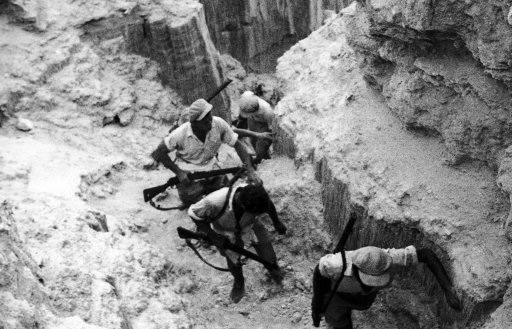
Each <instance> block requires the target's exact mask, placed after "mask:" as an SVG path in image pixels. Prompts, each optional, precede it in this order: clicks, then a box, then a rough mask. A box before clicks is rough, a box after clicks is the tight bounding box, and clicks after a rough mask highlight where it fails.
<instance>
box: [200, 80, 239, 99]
mask: <svg viewBox="0 0 512 329" xmlns="http://www.w3.org/2000/svg"><path fill="white" fill-rule="evenodd" d="M231 82H233V80H231V79H227V80H226V81H224V83H223V84H221V85H220V86H219V88H217V89H216V90H215V91H214V92H213V93H212V94H211V95H210V96H208V97H207V98H206V101H207V102H208V103H210V101H211V100H212V99H214V98H215V96H217V95H218V94H220V93H221V91H223V90H224V88H226V87H227V86H228V85H229V84H230V83H231Z"/></svg>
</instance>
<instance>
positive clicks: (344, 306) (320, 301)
mask: <svg viewBox="0 0 512 329" xmlns="http://www.w3.org/2000/svg"><path fill="white" fill-rule="evenodd" d="M343 256H344V257H343ZM343 259H345V261H346V266H345V272H344V273H343V274H342V273H341V271H342V268H343V265H344V260H343ZM418 262H422V263H425V264H426V265H427V267H428V268H429V269H430V270H431V271H432V273H433V274H434V276H435V277H436V279H437V281H438V283H439V285H440V286H441V288H442V289H443V291H444V294H445V297H446V300H447V302H448V304H449V305H450V307H452V308H453V309H455V310H457V311H460V310H461V309H462V304H461V302H460V300H459V298H458V297H457V294H456V293H455V290H454V288H453V286H452V284H451V281H450V278H449V277H448V274H447V272H446V270H445V269H444V267H443V265H442V263H441V261H440V260H439V259H438V258H437V256H436V255H435V254H434V252H432V251H431V250H429V249H416V248H415V247H414V246H408V247H406V248H403V249H381V248H377V247H372V246H368V247H363V248H360V249H357V250H351V251H346V252H345V254H344V255H343V254H342V252H339V253H335V254H328V255H325V256H324V257H322V258H321V259H320V261H319V263H318V265H317V266H316V268H315V271H314V274H313V300H312V303H311V308H312V316H313V325H314V326H315V327H318V326H319V325H320V320H321V318H322V316H325V321H326V322H327V328H332V329H352V328H353V324H352V316H351V312H352V310H354V309H355V310H365V309H368V308H369V307H370V306H371V305H372V304H373V302H374V300H375V298H376V297H377V293H378V292H379V290H382V289H383V288H385V287H387V286H388V285H389V284H390V283H391V281H392V279H393V272H394V270H396V269H399V268H413V267H415V265H416V264H417V263H418ZM340 275H343V278H342V280H341V282H340V283H339V285H338V287H337V290H336V292H335V293H334V294H333V297H332V299H331V300H330V302H329V304H328V305H327V308H326V309H325V313H324V314H322V313H321V312H322V310H323V309H324V308H325V306H326V305H325V304H326V303H327V300H328V296H330V295H331V289H333V287H334V285H335V282H336V281H337V280H338V279H339V277H340Z"/></svg>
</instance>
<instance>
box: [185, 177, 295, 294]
mask: <svg viewBox="0 0 512 329" xmlns="http://www.w3.org/2000/svg"><path fill="white" fill-rule="evenodd" d="M264 213H267V214H268V215H269V216H270V219H271V220H272V223H273V225H274V227H275V229H276V231H277V232H278V233H279V234H285V233H286V227H285V226H284V225H283V223H281V222H280V220H279V218H278V216H277V212H276V208H275V206H274V204H273V203H272V200H270V197H269V196H268V194H267V192H266V191H265V189H264V188H263V186H262V185H253V184H246V183H237V184H236V185H234V186H232V187H230V188H228V187H224V188H222V189H220V190H218V191H215V192H213V193H211V194H209V195H207V196H206V197H204V198H203V199H201V201H199V202H197V203H195V204H193V205H191V206H190V208H189V210H188V214H189V216H190V217H191V218H192V220H193V221H194V222H195V223H196V225H197V228H198V231H199V232H202V233H205V234H206V235H207V237H208V239H209V240H210V241H213V242H214V244H215V245H216V246H217V247H218V248H219V251H220V252H221V254H222V255H223V256H225V257H226V260H227V264H228V269H229V271H230V272H231V274H232V275H233V278H234V282H233V288H232V290H231V294H230V297H231V300H232V301H233V302H235V303H238V302H239V301H240V299H242V297H243V295H244V293H245V287H244V286H245V283H244V276H243V272H242V264H241V262H240V255H239V254H238V253H236V252H233V251H232V250H226V249H223V248H222V247H221V246H222V240H223V239H226V238H228V239H229V241H230V242H231V243H233V244H235V245H237V246H239V247H242V248H243V246H244V244H252V246H253V247H254V249H255V250H256V252H257V254H258V255H259V256H260V257H261V258H262V259H264V260H265V261H267V264H268V265H266V267H267V270H268V271H269V274H270V277H271V278H272V279H273V280H274V281H276V282H277V283H281V280H282V272H281V270H280V268H279V266H278V265H277V258H276V254H275V252H274V249H273V247H272V244H271V242H270V236H269V233H268V231H267V230H266V228H265V226H264V225H263V224H262V223H261V222H260V221H259V219H258V217H259V216H260V215H262V214H264ZM216 241H217V243H216ZM271 265H272V267H271Z"/></svg>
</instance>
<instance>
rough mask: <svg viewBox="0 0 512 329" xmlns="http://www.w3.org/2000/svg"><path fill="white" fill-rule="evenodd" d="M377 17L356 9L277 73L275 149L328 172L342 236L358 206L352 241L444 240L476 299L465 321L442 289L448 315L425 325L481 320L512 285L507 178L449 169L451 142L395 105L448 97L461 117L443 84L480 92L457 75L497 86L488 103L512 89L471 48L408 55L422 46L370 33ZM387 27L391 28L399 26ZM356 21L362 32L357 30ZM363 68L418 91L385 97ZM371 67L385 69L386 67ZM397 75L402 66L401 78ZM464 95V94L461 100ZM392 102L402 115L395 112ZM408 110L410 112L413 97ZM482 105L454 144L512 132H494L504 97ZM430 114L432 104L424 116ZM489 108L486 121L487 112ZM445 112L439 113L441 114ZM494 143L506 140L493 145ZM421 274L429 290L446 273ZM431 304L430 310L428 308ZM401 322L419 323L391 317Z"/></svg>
mask: <svg viewBox="0 0 512 329" xmlns="http://www.w3.org/2000/svg"><path fill="white" fill-rule="evenodd" d="M367 3H368V2H367ZM371 3H372V5H374V6H377V4H381V5H382V6H384V7H385V6H387V4H388V2H387V1H372V2H371ZM394 3H395V5H396V6H397V8H396V9H395V11H396V10H400V9H401V8H402V7H401V6H400V5H399V4H400V3H401V2H399V1H396V2H394ZM415 3H416V4H418V5H419V4H425V3H424V2H415ZM452 3H453V2H452ZM414 12H416V13H421V12H422V11H418V10H415V11H414ZM381 13H382V17H381V16H377V21H379V20H382V21H386V22H388V24H392V23H393V22H395V20H399V21H401V20H402V19H403V18H404V17H403V16H401V15H400V14H397V15H395V16H393V10H389V12H388V11H383V12H381ZM384 13H386V15H384ZM360 15H361V16H360ZM365 15H366V16H365ZM411 15H412V14H411ZM457 17H458V16H457ZM353 18H358V19H356V20H354V19H353ZM420 18H421V17H416V20H413V19H412V18H410V19H411V21H410V24H413V23H414V24H416V25H415V26H420V25H421V24H424V23H422V21H421V19H420ZM369 20H370V18H369V17H368V13H366V12H365V11H364V10H363V9H361V8H360V5H359V4H358V10H357V11H356V14H355V15H354V16H349V15H342V16H341V17H339V18H336V19H334V20H333V21H331V22H330V23H329V24H328V25H326V26H324V27H322V28H320V29H319V30H317V31H315V32H313V33H312V34H311V35H310V36H309V37H308V38H306V39H304V40H302V41H300V42H299V43H298V44H297V45H295V46H294V47H292V48H291V49H290V50H289V51H288V52H287V53H286V54H285V55H284V56H283V57H281V58H280V60H279V64H278V67H277V75H278V77H279V78H280V79H281V80H282V82H283V90H284V96H283V98H282V99H281V101H280V102H279V103H278V105H277V106H276V108H275V112H276V115H277V117H278V124H277V127H276V132H277V135H278V141H277V143H276V145H275V147H274V150H276V151H278V152H280V153H284V154H286V155H288V156H290V157H293V158H294V159H295V163H296V164H297V165H300V164H310V163H311V164H312V165H313V166H314V167H315V168H316V170H315V171H316V179H317V180H318V181H319V182H320V183H321V191H322V192H321V195H322V203H323V205H324V207H323V218H325V223H326V225H327V226H328V227H329V231H330V232H331V233H332V234H333V238H332V240H333V241H336V240H337V239H338V237H339V236H340V234H341V232H342V231H343V229H344V227H345V225H346V223H347V220H348V218H349V214H350V213H351V212H354V213H355V214H357V216H358V224H356V228H355V229H354V231H353V235H352V236H351V237H350V238H349V239H348V241H347V245H346V248H348V249H352V248H357V247H359V246H365V245H378V246H385V247H404V246H406V245H408V244H414V245H421V246H429V247H430V248H434V249H435V252H436V254H438V255H439V256H440V257H441V259H442V261H443V263H444V264H447V265H446V266H447V268H448V271H449V273H450V275H451V276H452V280H453V282H454V284H455V287H456V289H457V291H459V292H461V295H463V296H464V303H465V305H468V309H467V310H465V313H464V314H463V315H462V316H461V318H464V319H462V320H461V319H460V318H458V317H454V314H452V313H450V311H448V306H447V305H446V302H445V301H444V299H443V298H442V296H441V293H440V291H437V292H435V293H434V294H432V292H431V293H430V294H431V295H432V296H431V297H432V298H434V299H435V300H436V301H437V302H439V303H441V305H442V306H441V308H442V309H445V310H447V312H444V311H443V312H440V313H439V314H434V315H433V316H428V317H427V318H425V319H424V320H422V321H424V322H423V323H422V324H421V325H420V326H431V325H432V326H434V327H435V325H436V321H438V320H436V319H438V318H439V319H441V321H444V320H443V319H446V321H452V320H454V321H457V322H458V321H461V322H460V323H464V324H465V325H467V323H466V322H465V321H466V320H465V319H469V318H471V317H472V316H473V315H472V313H473V312H474V313H475V314H476V313H478V312H480V310H479V308H480V307H483V305H490V304H493V303H499V302H500V300H501V297H500V296H503V295H504V294H505V291H506V290H507V289H508V286H509V284H508V282H509V280H510V265H509V263H510V256H509V255H510V250H511V247H510V243H509V242H508V241H506V239H504V238H503V228H502V223H500V222H499V221H498V222H496V221H494V220H493V219H494V218H500V217H501V216H503V212H504V210H508V207H509V206H508V205H509V201H508V200H507V197H506V195H504V193H503V191H501V190H500V189H499V188H498V187H496V183H495V178H496V177H495V172H494V171H493V170H492V168H489V167H486V166H485V165H482V164H479V163H462V164H461V165H459V167H458V168H453V167H450V166H446V164H444V161H443V157H444V154H445V153H446V149H445V148H444V147H443V145H441V144H440V141H442V139H440V138H436V137H435V136H436V135H435V134H434V135H433V136H432V135H428V134H425V133H423V132H420V133H418V132H417V130H414V129H409V130H407V129H404V125H403V121H402V120H403V117H405V115H399V116H397V115H396V114H395V113H397V111H396V108H398V106H395V107H394V108H393V105H394V104H399V101H401V102H404V103H405V102H408V101H411V100H412V101H418V102H425V104H426V103H427V101H431V102H435V103H437V102H439V106H438V107H433V106H431V107H430V109H433V108H436V113H438V114H437V115H438V117H437V118H441V117H442V118H445V119H449V120H451V119H452V118H451V117H450V116H449V115H447V114H443V113H442V112H443V111H447V112H449V109H447V106H444V107H443V106H441V104H442V103H443V98H442V97H441V96H442V94H441V93H440V91H442V90H444V85H445V84H446V83H450V84H452V83H453V85H452V89H451V93H452V94H459V95H465V96H461V97H470V96H471V95H473V96H474V95H475V93H473V91H471V92H469V93H468V94H464V93H463V92H462V91H461V90H460V89H459V86H457V83H456V81H460V82H462V81H465V82H466V84H465V85H464V87H465V88H473V87H471V86H472V84H474V85H475V86H476V87H475V88H477V89H480V90H484V91H485V92H481V93H480V94H479V95H486V97H485V99H484V98H483V97H482V96H480V97H481V98H480V101H482V102H484V103H486V104H491V105H492V104H507V102H508V100H507V99H506V98H505V97H504V96H505V95H506V94H507V88H506V87H505V86H503V85H502V84H500V83H497V82H495V83H491V82H488V80H487V78H488V79H491V80H490V81H492V78H490V77H489V76H486V75H485V72H482V70H481V69H480V68H479V67H478V65H476V64H475V65H467V64H464V65H463V64H461V63H462V62H463V60H464V59H465V57H459V58H458V61H457V60H456V57H455V55H453V57H451V56H450V53H448V54H445V55H443V57H442V59H440V58H435V59H430V58H429V56H430V53H429V55H426V54H425V53H423V55H421V54H420V53H419V52H418V56H417V57H414V56H406V55H408V54H410V52H411V51H412V50H411V48H414V47H411V46H410V45H409V46H407V47H405V46H404V47H399V46H397V45H400V44H401V41H398V40H391V36H389V37H383V38H382V39H373V38H372V35H373V33H376V32H379V30H377V31H373V30H372V31H369V28H370V27H371V26H370V27H369V25H368V21H369ZM393 24H394V23H393ZM425 24H426V23H425ZM382 25H383V28H385V27H388V26H389V25H386V24H384V23H382ZM397 29H398V31H397V33H396V34H391V31H388V32H389V34H390V35H392V36H397V38H404V39H406V38H407V40H414V37H415V36H416V34H415V33H416V32H415V31H413V29H399V28H398V27H397ZM347 30H349V31H350V34H347V33H346V32H345V31H347ZM352 30H358V31H359V34H358V37H357V38H355V37H354V36H355V34H353V33H356V32H357V31H355V32H354V31H352ZM384 31H385V30H384ZM365 33H366V34H365ZM352 38H353V39H352ZM347 39H349V40H350V44H351V45H355V46H356V47H358V46H360V47H364V49H365V52H363V51H361V49H358V50H357V52H356V51H354V49H353V48H352V47H350V46H349V44H348V43H347ZM356 43H357V44H356ZM333 54H339V55H336V56H332V55H333ZM404 54H405V55H404ZM373 56H375V57H373ZM384 59H385V60H384ZM372 60H375V63H372ZM445 60H446V61H447V62H449V63H450V65H447V66H445V67H446V68H450V70H448V69H446V70H445V71H443V73H440V72H441V70H440V69H439V66H440V65H444V64H445V62H444V61H445ZM470 62H471V61H470ZM466 63H467V62H466ZM359 65H362V68H363V70H362V73H363V74H364V75H365V77H366V79H367V80H368V81H369V82H370V83H372V82H373V84H374V85H376V87H377V90H379V89H380V88H381V87H382V90H383V91H386V92H388V93H389V94H393V95H398V89H399V88H403V90H404V91H405V92H407V93H405V94H404V95H402V97H401V98H398V96H397V97H396V99H397V100H396V101H394V99H393V98H386V99H384V100H383V99H382V97H381V95H380V94H379V93H378V92H375V91H373V90H370V89H369V88H368V87H367V85H366V82H365V81H364V80H363V76H361V73H360V71H359V70H357V68H358V66H359ZM408 65H410V66H408ZM416 65H417V66H416ZM420 66H421V67H422V69H423V70H424V71H423V72H425V71H429V72H431V73H429V74H428V76H430V77H431V79H430V80H429V81H430V83H431V84H432V87H431V88H432V90H433V93H432V94H428V92H427V95H429V96H427V95H425V96H423V97H420V96H419V95H417V96H418V97H417V98H414V97H413V98H411V94H414V93H415V92H417V93H418V94H419V93H421V92H422V91H426V90H427V91H428V90H430V89H429V88H427V89H425V85H424V84H422V83H419V84H418V85H414V84H407V85H405V84H404V81H410V80H414V77H418V79H427V74H425V73H422V72H416V73H414V71H413V72H412V73H411V72H409V71H407V69H406V68H407V67H420ZM365 68H373V69H374V71H372V70H370V69H368V70H366V69H365ZM461 68H466V70H469V71H470V72H471V74H466V72H462V71H461ZM434 72H435V73H434ZM447 72H449V73H450V76H449V78H442V79H441V78H439V76H443V75H444V74H447ZM393 74H396V77H395V78H394V77H393ZM459 74H464V76H465V79H462V78H460V77H459V76H458V75H459ZM411 75H412V77H411ZM372 77H373V80H372V79H371V78H372ZM399 77H401V78H402V80H400V78H399ZM484 77H486V78H484ZM393 79H396V81H395V80H393ZM383 81H384V82H386V83H388V82H395V83H393V84H392V86H393V87H391V84H390V85H388V84H386V83H384V82H383ZM334 86H335V87H334ZM436 86H437V89H436V88H435V87H436ZM490 86H492V87H490ZM436 92H439V94H437V93H436ZM494 93H496V94H494ZM452 94H448V93H447V94H446V96H445V97H447V98H445V99H446V100H447V102H446V104H448V105H451V104H452V103H451V99H450V95H452ZM347 95H353V99H352V100H351V101H349V102H347V101H346V100H347ZM491 95H494V96H491ZM351 98H352V97H351ZM482 99H484V100H485V101H484V100H482ZM494 101H495V102H496V103H493V102H494ZM466 102H467V99H466ZM500 102H503V103H500ZM455 103H457V102H455ZM459 103H461V104H462V103H464V101H463V100H460V101H459ZM388 104H390V105H391V110H392V111H393V112H392V111H389V107H388ZM416 104H417V103H416ZM425 106H426V105H425ZM488 106H490V105H488ZM400 108H403V109H407V107H406V106H403V105H401V106H400ZM416 108H417V106H412V107H410V108H409V111H411V112H414V110H415V109H416ZM477 108H479V109H482V108H481V107H478V106H477V107H475V108H474V109H473V110H472V111H466V112H464V111H463V110H460V112H458V115H459V118H460V119H459V122H462V124H463V125H464V126H463V127H462V129H460V130H458V131H453V134H454V135H456V134H457V133H459V132H462V134H461V136H465V137H466V138H468V141H467V142H454V145H453V149H459V150H461V151H462V152H468V153H469V152H470V151H471V152H474V153H473V154H476V153H477V150H478V152H479V153H478V154H480V155H481V156H482V157H489V158H491V157H493V156H494V157H496V156H497V154H499V153H501V152H497V151H498V150H499V148H500V147H503V145H506V143H507V142H506V141H507V138H508V137H507V135H508V134H507V133H503V134H501V133H500V132H499V130H500V129H504V131H507V130H506V129H508V128H506V127H507V124H506V123H504V125H505V127H502V128H499V127H498V128H496V130H494V127H495V126H494V123H491V122H492V121H494V120H495V118H496V117H499V118H503V119H505V117H504V116H503V115H504V112H503V111H505V110H504V109H505V108H508V106H505V107H503V108H501V109H500V108H499V107H498V105H496V107H495V108H494V109H495V111H496V112H492V111H490V112H489V111H488V110H487V109H485V110H482V111H481V112H479V111H477ZM425 109H426V107H425ZM432 113H434V111H432ZM426 114H427V113H422V111H420V112H419V113H418V115H426ZM451 114H452V115H453V112H452V113H451ZM473 116H474V117H473ZM482 116H485V118H486V120H482ZM431 119H434V118H431ZM436 120H437V119H434V120H432V122H438V121H436ZM487 120H489V121H487ZM496 120H497V121H498V119H496ZM426 121H427V120H425V121H423V122H426ZM468 121H469V122H468ZM477 122H478V124H480V125H481V126H485V127H488V129H489V130H487V129H485V131H486V133H485V134H480V135H479V137H476V136H478V133H476V132H475V133H472V132H471V130H469V131H467V130H465V129H466V127H469V126H471V125H472V124H474V125H473V127H475V128H476V127H478V124H477ZM500 122H501V121H500ZM455 123H456V122H454V125H455ZM439 124H440V126H441V127H443V128H445V127H447V126H449V124H448V123H447V122H444V123H439ZM451 129H453V127H452V128H450V130H451ZM487 134H489V135H493V136H494V135H495V136H501V140H499V141H496V140H493V138H489V139H487V138H486V136H489V135H487ZM425 135H427V136H425ZM472 139H474V140H472ZM466 143H467V144H466ZM489 144H490V145H497V147H496V148H493V147H490V146H489ZM495 150H496V151H495ZM485 152H487V153H485ZM493 152H495V153H493ZM427 163H428V165H426V164H427ZM365 211H367V213H366V212H365ZM293 234H294V233H293ZM477 264H478V265H477ZM413 276H414V282H416V285H417V282H423V283H424V285H425V286H428V287H435V286H436V284H435V281H433V280H435V279H434V278H433V277H432V276H431V275H430V274H429V273H428V271H418V272H415V273H414V275H413ZM417 280H419V281H417ZM409 284H414V283H412V282H410V283H409ZM429 289H430V288H429ZM423 293H427V291H423ZM404 294H405V292H404ZM414 295H415V296H416V294H414ZM417 303H418V305H417V306H416V307H420V306H419V305H422V306H421V307H423V308H425V309H429V306H428V303H425V302H420V301H418V302H417ZM397 304H398V305H400V303H397ZM386 307H387V306H386ZM390 312H391V313H393V312H392V311H391V310H389V309H388V311H387V312H386V314H390ZM491 312H492V310H489V311H488V313H491ZM422 313H425V314H426V311H425V312H422ZM418 314H419V313H418ZM449 319H450V320H449ZM470 321H471V320H470ZM394 327H397V328H403V327H408V325H398V326H396V325H393V326H390V328H394Z"/></svg>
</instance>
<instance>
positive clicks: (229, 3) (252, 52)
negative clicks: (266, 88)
mask: <svg viewBox="0 0 512 329" xmlns="http://www.w3.org/2000/svg"><path fill="white" fill-rule="evenodd" d="M200 2H201V3H202V4H203V6H204V8H205V12H206V21H207V24H208V29H209V31H210V35H211V37H212V40H213V42H214V44H215V46H216V47H217V49H219V51H220V52H221V53H229V54H231V55H232V56H233V57H235V58H236V59H237V60H239V61H241V62H242V63H243V64H248V63H249V62H252V61H254V58H255V57H257V56H258V55H261V54H265V57H269V56H270V57H275V58H277V57H278V56H280V55H281V54H282V53H283V52H284V51H285V50H286V49H284V48H282V47H281V45H282V44H284V45H285V46H291V44H292V43H294V42H296V41H297V40H299V39H302V38H304V37H306V36H307V35H308V34H309V33H311V31H314V30H316V29H317V28H318V27H319V26H320V25H321V24H322V22H323V20H324V11H325V10H333V11H338V10H340V9H341V8H343V7H344V6H346V5H348V4H349V1H348V0H308V1H292V0H243V1H233V0H214V1H209V0H208V1H207V0H201V1H200ZM276 51H277V53H276ZM261 57H263V56H261ZM260 60H262V59H260ZM256 61H257V60H256ZM256 65H258V63H256ZM272 70H273V67H272Z"/></svg>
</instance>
